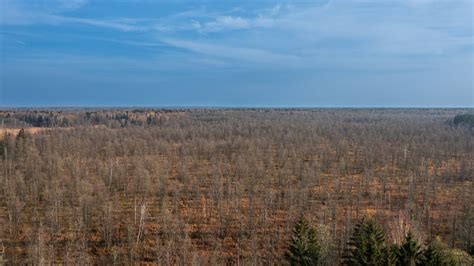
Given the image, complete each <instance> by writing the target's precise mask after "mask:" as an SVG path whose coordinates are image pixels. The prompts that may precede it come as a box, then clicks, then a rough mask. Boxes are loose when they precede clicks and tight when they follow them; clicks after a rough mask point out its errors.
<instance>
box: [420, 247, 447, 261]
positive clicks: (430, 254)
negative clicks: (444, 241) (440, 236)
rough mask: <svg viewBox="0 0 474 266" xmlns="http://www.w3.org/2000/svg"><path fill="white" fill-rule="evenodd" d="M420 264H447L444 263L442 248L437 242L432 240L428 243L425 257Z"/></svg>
mask: <svg viewBox="0 0 474 266" xmlns="http://www.w3.org/2000/svg"><path fill="white" fill-rule="evenodd" d="M420 265H426V266H429V265H433V266H441V265H445V263H443V257H442V254H441V250H440V249H439V247H438V246H437V245H436V244H435V243H433V242H431V243H429V244H428V245H426V248H425V250H423V257H422V259H421V263H420Z"/></svg>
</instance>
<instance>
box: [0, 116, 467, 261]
mask: <svg viewBox="0 0 474 266" xmlns="http://www.w3.org/2000/svg"><path fill="white" fill-rule="evenodd" d="M473 117H474V114H473V110H472V109H402V108H400V109H397V108H394V109H389V108H380V109H370V108H366V109H350V108H343V109H331V108H322V109H316V108H315V109H312V108H307V109H305V108H299V109H275V108H242V109H236V108H228V109H226V108H207V109H205V108H201V109H200V108H180V109H159V108H135V109H134V108H103V109H99V108H51V109H47V108H37V109H28V108H14V109H1V110H0V122H1V124H0V265H1V264H3V263H5V264H7V265H10V264H13V265H16V264H28V265H41V264H73V265H76V264H79V265H90V264H98V265H111V264H120V265H122V264H126V265H129V264H140V265H474V258H473V255H474V195H473V194H474V147H473V144H474V141H473V140H474V126H473V122H472V121H474V119H473Z"/></svg>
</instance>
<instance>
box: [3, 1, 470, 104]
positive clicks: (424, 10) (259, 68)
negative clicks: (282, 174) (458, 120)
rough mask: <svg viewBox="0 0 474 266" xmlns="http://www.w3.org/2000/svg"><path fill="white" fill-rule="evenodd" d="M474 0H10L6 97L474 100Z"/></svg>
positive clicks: (75, 100) (26, 100) (44, 100)
mask: <svg viewBox="0 0 474 266" xmlns="http://www.w3.org/2000/svg"><path fill="white" fill-rule="evenodd" d="M473 13H474V6H473V1H472V0H393V1H392V0H332V1H328V0H314V1H309V0H307V1H266V0H254V1H247V0H241V1H237V0H233V1H231V0H215V1H211V0H205V1H185V0H174V1H171V0H169V1H164V0H162V1H160V0H156V1H152V0H127V1H125V0H117V1H111V0H107V1H106V0H99V1H93V0H89V1H87V0H44V1H41V0H38V1H24V0H0V54H1V61H0V106H265V107H269V106H282V107H292V106H303V107H311V106H316V107H318V106H320V107H333V106H334V107H343V106H351V107H367V106H371V107H372V106H373V107H390V106H394V107H401V106H409V107H415V106H423V107H429V106H446V107H455V106H463V107H474V96H473V94H474V92H473V91H474V88H473V79H474V70H473V61H474V39H473V38H474V37H473V34H474V32H473V27H474V26H473Z"/></svg>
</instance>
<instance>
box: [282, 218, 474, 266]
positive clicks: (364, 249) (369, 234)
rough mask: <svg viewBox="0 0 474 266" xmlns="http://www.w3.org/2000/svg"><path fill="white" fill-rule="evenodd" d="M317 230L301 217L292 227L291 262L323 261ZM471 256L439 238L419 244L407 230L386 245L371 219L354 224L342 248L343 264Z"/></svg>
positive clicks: (467, 260)
mask: <svg viewBox="0 0 474 266" xmlns="http://www.w3.org/2000/svg"><path fill="white" fill-rule="evenodd" d="M316 235H317V232H316V231H315V230H314V229H313V227H312V226H311V225H310V224H309V223H308V222H307V221H306V220H305V219H304V218H301V219H300V220H299V221H298V222H297V223H296V224H295V227H294V229H293V236H292V238H291V240H290V243H289V247H288V250H287V252H286V254H285V256H286V258H287V260H288V262H289V263H290V265H323V263H321V260H320V257H321V253H320V247H321V245H324V243H318V240H317V238H316ZM472 263H474V259H473V258H472V256H470V255H469V254H468V253H466V252H464V251H462V250H459V249H452V248H449V247H447V246H446V245H445V244H443V243H442V242H441V241H440V239H439V238H436V239H434V240H432V241H429V242H427V243H426V244H425V245H420V244H419V243H418V242H417V240H416V239H415V237H414V234H413V232H411V231H409V232H408V233H407V234H406V236H405V239H404V242H403V243H401V244H400V245H396V244H393V245H389V244H388V243H387V242H386V239H385V232H384V231H383V230H382V229H381V228H380V227H379V226H378V225H377V223H376V222H375V221H374V220H373V219H362V220H360V221H359V222H358V223H356V225H355V226H354V228H353V233H352V236H351V237H350V240H349V242H348V243H347V247H346V249H345V251H344V256H343V264H344V265H357V266H359V265H360V266H362V265H374V266H375V265H380V266H382V265H383V266H385V265H400V266H405V265H409V266H418V265H421V266H438V265H439V266H442V265H443V266H444V265H472Z"/></svg>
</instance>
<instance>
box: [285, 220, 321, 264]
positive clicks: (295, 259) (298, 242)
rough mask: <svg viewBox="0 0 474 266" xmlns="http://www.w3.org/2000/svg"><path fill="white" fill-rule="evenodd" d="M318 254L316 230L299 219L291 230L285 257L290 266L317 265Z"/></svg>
mask: <svg viewBox="0 0 474 266" xmlns="http://www.w3.org/2000/svg"><path fill="white" fill-rule="evenodd" d="M320 253H321V247H320V246H319V244H318V241H317V238H316V230H315V229H314V228H313V227H312V226H310V225H309V223H308V222H307V221H306V219H305V218H304V217H301V218H300V219H299V220H298V222H297V223H296V225H295V227H294V228H293V236H292V238H291V240H290V244H289V248H288V251H287V252H286V254H285V257H286V258H287V260H288V261H289V263H290V265H317V264H318V262H319V259H320V255H321V254H320Z"/></svg>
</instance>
